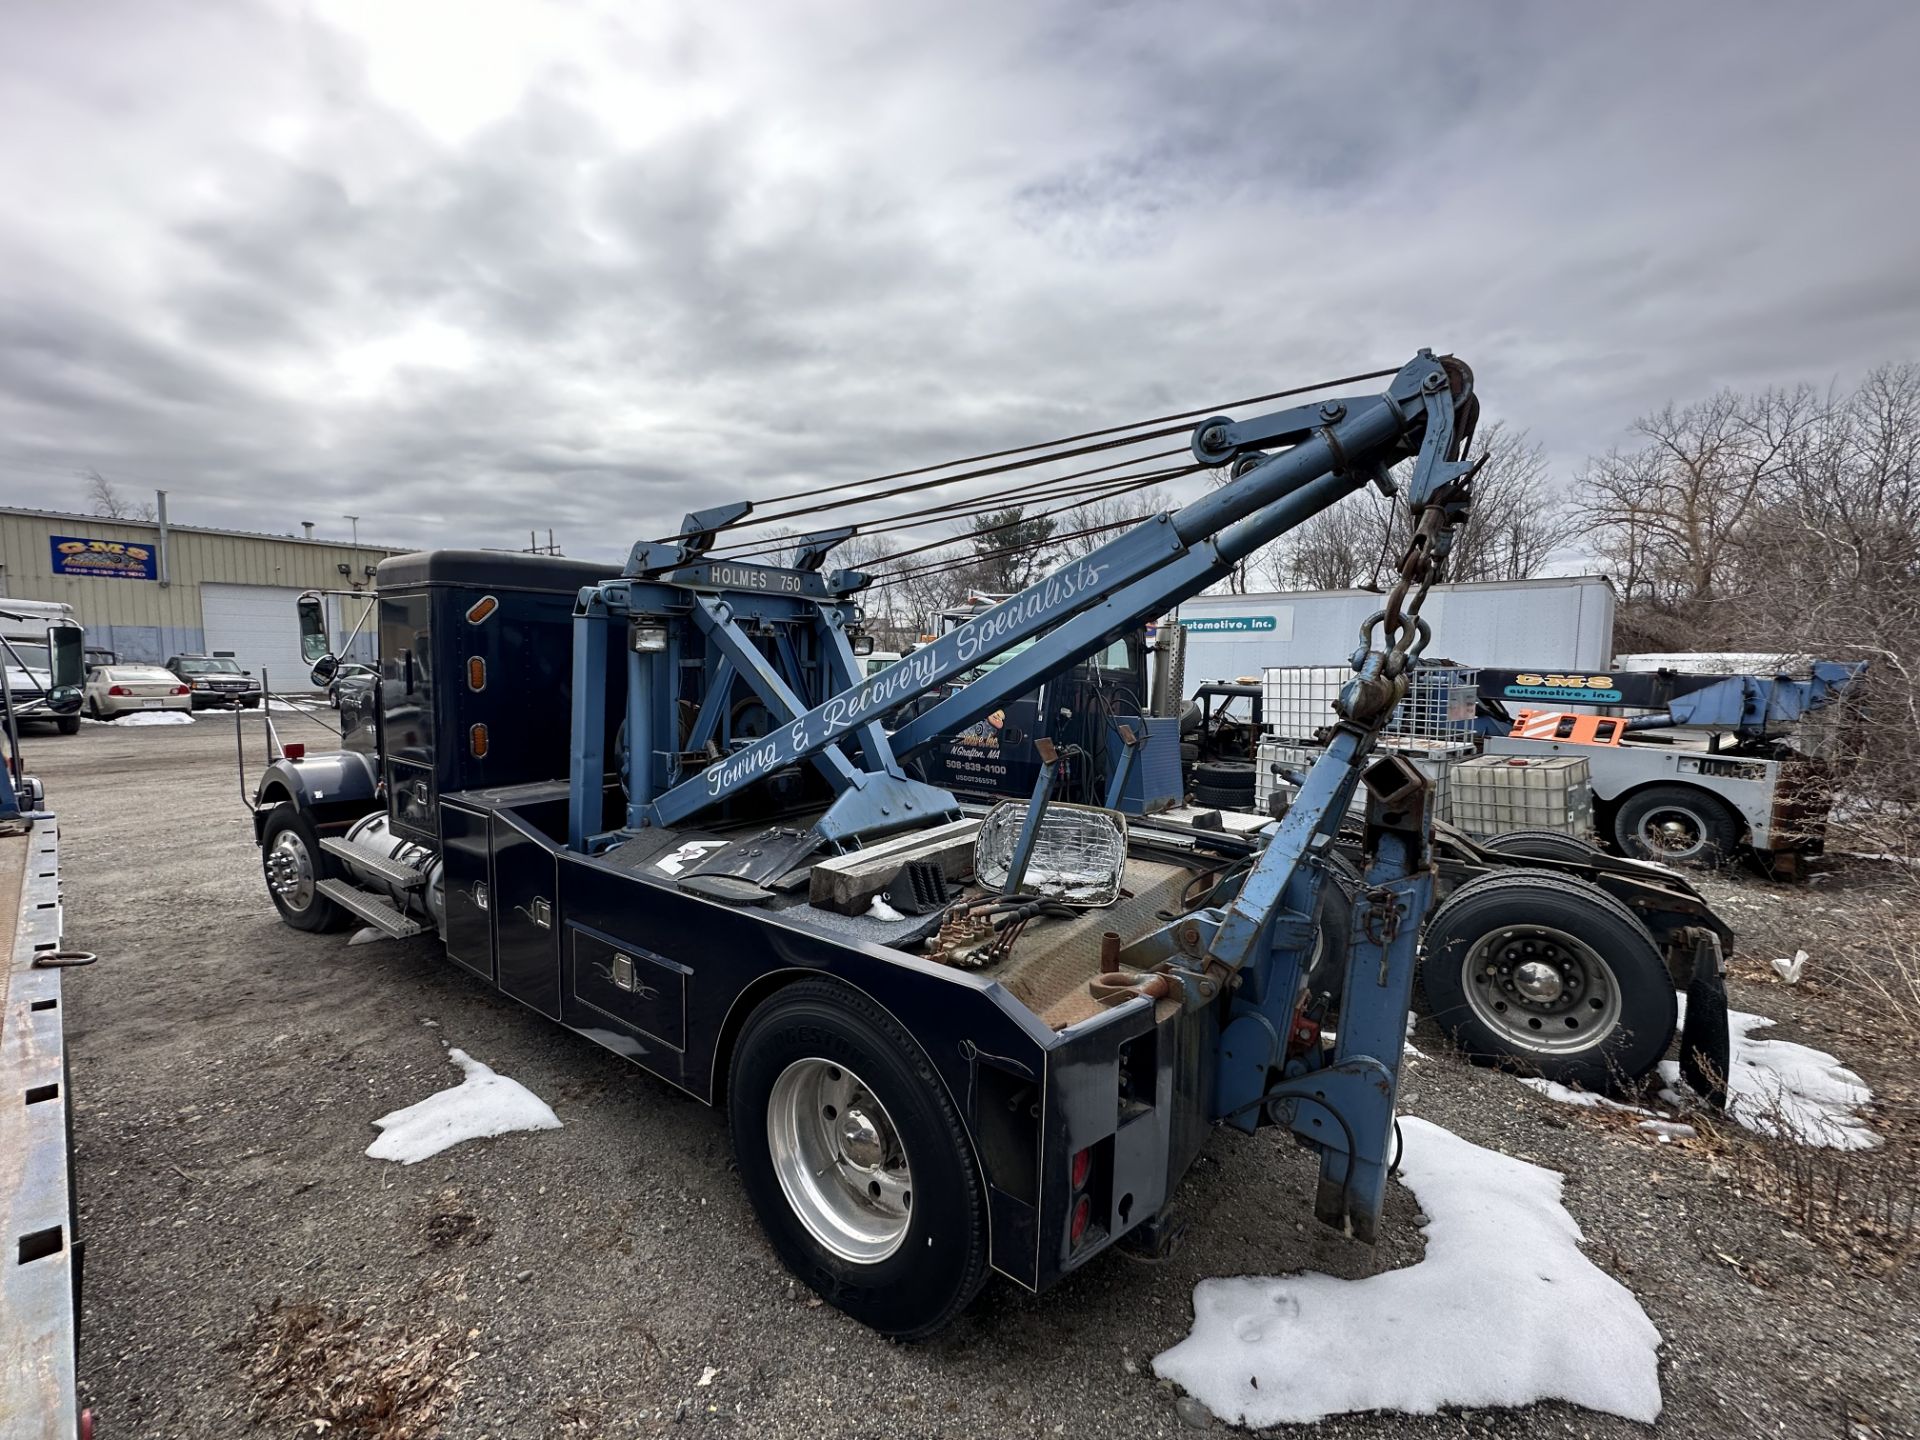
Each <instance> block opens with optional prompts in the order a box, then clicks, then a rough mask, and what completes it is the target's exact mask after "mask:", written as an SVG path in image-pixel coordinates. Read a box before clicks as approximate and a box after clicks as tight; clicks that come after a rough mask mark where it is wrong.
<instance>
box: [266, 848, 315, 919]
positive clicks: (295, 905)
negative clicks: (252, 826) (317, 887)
mask: <svg viewBox="0 0 1920 1440" xmlns="http://www.w3.org/2000/svg"><path fill="white" fill-rule="evenodd" d="M267 888H268V889H270V890H272V891H273V893H274V894H275V895H277V896H279V898H280V901H281V903H282V904H284V905H285V906H286V907H287V908H288V909H289V910H304V909H306V908H307V907H308V906H309V905H311V904H312V903H313V857H312V856H311V855H309V854H308V853H307V842H306V841H304V840H302V839H301V838H300V836H299V835H297V834H296V833H295V832H293V831H292V830H282V831H281V832H280V833H279V834H278V835H276V836H275V837H274V841H273V846H272V848H271V849H269V850H268V851H267Z"/></svg>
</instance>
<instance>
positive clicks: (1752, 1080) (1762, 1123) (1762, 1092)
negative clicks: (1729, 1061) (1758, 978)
mask: <svg viewBox="0 0 1920 1440" xmlns="http://www.w3.org/2000/svg"><path fill="white" fill-rule="evenodd" d="M1686 1001H1687V997H1686V996H1684V995H1682V996H1681V997H1680V1006H1681V1010H1680V1019H1681V1022H1682V1023H1683V1024H1684V1023H1685V1021H1686ZM1773 1023H1774V1022H1773V1021H1772V1020H1769V1019H1768V1018H1767V1017H1766V1016H1765V1015H1753V1014H1749V1013H1748V1012H1747V1011H1745V1010H1729V1011H1728V1012H1727V1031H1728V1037H1729V1039H1730V1041H1731V1044H1730V1046H1729V1048H1730V1049H1731V1051H1732V1052H1733V1073H1732V1074H1731V1075H1729V1076H1728V1077H1727V1114H1729V1115H1730V1116H1732V1117H1733V1118H1734V1119H1735V1120H1736V1121H1738V1122H1739V1123H1740V1124H1741V1125H1743V1126H1745V1127H1746V1128H1747V1129H1749V1130H1751V1131H1753V1132H1754V1134H1756V1135H1765V1136H1767V1137H1768V1138H1770V1139H1774V1140H1792V1141H1794V1142H1795V1143H1797V1144H1800V1145H1811V1146H1814V1147H1816V1148H1818V1149H1826V1150H1871V1149H1873V1148H1874V1147H1875V1146H1877V1145H1878V1144H1879V1143H1880V1137H1879V1136H1878V1135H1876V1134H1875V1133H1874V1131H1873V1128H1872V1127H1871V1126H1870V1125H1868V1124H1867V1122H1866V1120H1865V1119H1864V1118H1862V1116H1861V1115H1860V1114H1859V1112H1860V1111H1861V1110H1862V1109H1864V1108H1865V1107H1866V1106H1868V1105H1871V1104H1872V1103H1873V1091H1871V1090H1869V1089H1868V1088H1867V1083H1866V1081H1864V1080H1862V1079H1861V1078H1860V1077H1859V1076H1858V1075H1856V1074H1854V1073H1853V1071H1851V1070H1849V1069H1847V1067H1846V1066H1844V1065H1842V1064H1841V1063H1840V1062H1839V1061H1838V1060H1837V1059H1835V1058H1834V1057H1833V1056H1831V1055H1829V1054H1828V1053H1827V1052H1826V1051H1824V1050H1815V1049H1814V1048H1813V1047H1812V1046H1811V1045H1801V1044H1799V1043H1797V1042H1795V1041H1792V1040H1755V1039H1753V1038H1752V1036H1753V1032H1754V1031H1756V1030H1764V1029H1766V1028H1767V1027H1768V1026H1770V1025H1772V1024H1773ZM1660 1078H1661V1079H1663V1080H1665V1081H1666V1082H1667V1084H1668V1085H1670V1086H1671V1087H1672V1088H1673V1089H1675V1090H1678V1089H1680V1064H1679V1062H1678V1061H1676V1060H1662V1061H1661V1062H1660Z"/></svg>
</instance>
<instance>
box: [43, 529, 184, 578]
mask: <svg viewBox="0 0 1920 1440" xmlns="http://www.w3.org/2000/svg"><path fill="white" fill-rule="evenodd" d="M47 543H48V544H50V545H51V546H52V547H53V573H54V574H56V575H93V576H96V577H98V578H100V579H103V580H158V579H159V578H160V570H159V565H158V563H157V562H156V561H155V559H154V555H153V547H152V546H151V545H139V544H135V543H133V542H131V541H127V540H88V539H86V538H85V537H83V536H80V535H55V536H52V537H50V538H49V540H48V542H47Z"/></svg>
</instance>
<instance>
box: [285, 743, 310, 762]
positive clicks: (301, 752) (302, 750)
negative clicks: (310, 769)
mask: <svg viewBox="0 0 1920 1440" xmlns="http://www.w3.org/2000/svg"><path fill="white" fill-rule="evenodd" d="M280 753H281V754H282V755H284V756H286V757H287V759H289V760H304V759H305V758H306V754H307V747H306V746H305V745H303V744H301V743H300V742H299V741H298V740H296V741H294V742H293V743H292V744H290V745H282V746H281V747H280Z"/></svg>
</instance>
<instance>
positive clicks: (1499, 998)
mask: <svg viewBox="0 0 1920 1440" xmlns="http://www.w3.org/2000/svg"><path fill="white" fill-rule="evenodd" d="M1461 978H1462V979H1464V980H1465V981H1466V982H1467V983H1466V991H1467V1004H1468V1005H1469V1006H1470V1007H1471V1009H1472V1010H1473V1012H1474V1014H1475V1015H1476V1016H1478V1017H1479V1018H1480V1020H1481V1021H1482V1022H1484V1023H1485V1024H1486V1025H1487V1026H1489V1027H1490V1028H1491V1029H1493V1030H1494V1031H1496V1032H1498V1033H1499V1034H1500V1035H1501V1036H1502V1037H1503V1038H1504V1039H1505V1040H1506V1041H1507V1042H1508V1043H1511V1044H1512V1045H1513V1046H1514V1048H1515V1049H1517V1050H1522V1051H1532V1052H1534V1053H1536V1054H1556V1055H1564V1054H1572V1053H1574V1052H1577V1051H1581V1050H1586V1049H1589V1048H1591V1047H1593V1046H1595V1045H1599V1044H1602V1043H1604V1042H1605V1040H1606V1038H1607V1036H1608V1035H1609V1034H1610V1033H1611V1032H1612V1031H1613V1029H1614V1027H1615V1026H1616V1025H1618V1024H1619V1023H1620V988H1619V984H1618V982H1617V981H1616V980H1615V979H1614V974H1613V967H1612V966H1610V965H1608V964H1607V962H1606V959H1605V958H1604V957H1603V956H1602V955H1601V954H1600V953H1599V952H1598V951H1597V950H1595V949H1594V948H1593V947H1592V946H1590V945H1589V944H1587V943H1586V942H1585V941H1584V940H1581V939H1579V938H1578V937H1576V936H1574V935H1570V934H1568V933H1567V932H1566V931H1564V930H1561V929H1558V928H1556V927H1554V926H1551V925H1534V924H1526V925H1515V926H1511V927H1507V926H1502V927H1500V928H1497V929H1494V930H1490V931H1488V932H1487V934H1485V935H1483V936H1482V937H1481V938H1480V939H1479V940H1478V941H1477V942H1475V943H1474V944H1473V945H1472V946H1471V947H1469V948H1468V950H1467V953H1466V956H1465V957H1464V959H1463V960H1462V962H1461Z"/></svg>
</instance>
